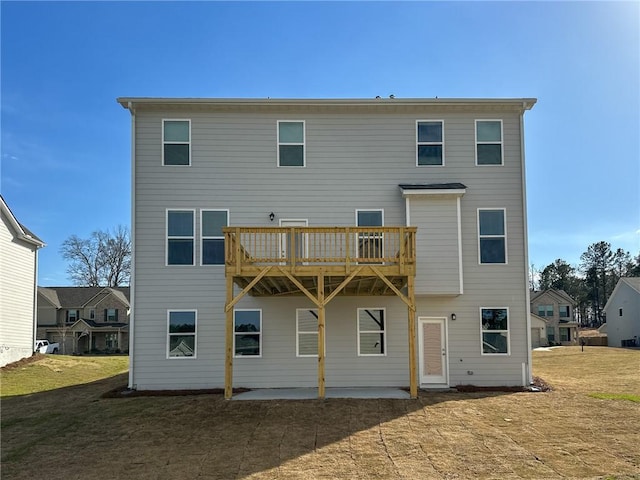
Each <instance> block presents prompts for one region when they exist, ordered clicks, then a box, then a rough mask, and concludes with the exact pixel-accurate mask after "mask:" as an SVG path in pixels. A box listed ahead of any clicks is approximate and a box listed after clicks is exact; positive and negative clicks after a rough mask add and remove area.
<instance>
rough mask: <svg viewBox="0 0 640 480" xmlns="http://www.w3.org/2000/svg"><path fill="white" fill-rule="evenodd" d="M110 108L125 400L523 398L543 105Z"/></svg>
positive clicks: (145, 104) (125, 102)
mask: <svg viewBox="0 0 640 480" xmlns="http://www.w3.org/2000/svg"><path fill="white" fill-rule="evenodd" d="M118 102H119V103H120V104H121V105H122V106H123V107H124V108H126V109H128V110H129V112H130V113H131V119H132V124H131V125H132V132H131V135H132V136H131V138H132V199H133V200H132V202H133V209H132V223H133V225H132V241H133V260H132V261H133V274H132V297H131V298H132V317H131V351H130V352H131V353H130V374H129V387H130V388H135V389H138V390H146V389H196V388H215V387H223V386H224V387H225V395H226V396H227V398H229V397H231V394H232V387H248V388H265V387H272V388H273V387H317V388H318V396H319V397H321V398H322V397H324V395H325V388H326V387H368V386H372V387H373V386H375V387H384V386H408V387H409V388H410V392H411V395H412V396H414V397H415V396H416V395H417V389H418V388H419V387H422V388H431V387H434V388H443V387H448V386H455V385H459V384H474V385H483V386H502V385H511V386H513V385H528V383H529V380H530V376H531V357H530V349H529V333H530V325H529V315H528V310H529V296H528V295H529V290H528V274H527V265H528V261H527V232H526V199H525V188H524V186H525V168H524V140H523V134H524V124H523V115H524V112H525V111H527V110H529V109H531V108H532V107H533V105H534V103H535V99H526V98H525V99H522V98H519V99H495V100H494V99H437V98H436V99H397V98H395V99H334V100H331V99H322V100H309V99H200V98H196V99H180V98H119V99H118Z"/></svg>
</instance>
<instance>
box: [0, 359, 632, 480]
mask: <svg viewBox="0 0 640 480" xmlns="http://www.w3.org/2000/svg"><path fill="white" fill-rule="evenodd" d="M617 350H619V349H608V348H603V347H598V349H597V350H596V347H593V352H588V351H585V354H584V355H578V353H580V352H579V347H578V348H576V349H575V351H574V349H572V347H568V348H566V349H564V348H563V349H554V350H553V351H552V352H541V353H540V354H538V352H536V353H534V361H535V362H536V365H537V366H536V374H537V375H538V376H540V377H542V378H544V379H545V380H547V381H548V382H549V383H551V384H552V385H553V386H554V387H555V390H554V391H551V392H547V393H524V392H522V393H509V392H473V393H427V392H421V394H420V398H419V399H417V400H389V399H383V400H348V399H329V400H311V401H307V400H305V401H243V402H234V401H225V400H224V399H223V398H222V396H221V395H219V394H215V395H211V394H209V395H207V394H205V395H198V396H179V397H138V398H118V399H103V398H100V396H101V394H102V393H104V392H106V391H108V390H111V389H113V388H115V387H117V386H118V385H122V384H123V383H124V381H125V377H124V376H123V375H120V376H117V377H112V378H109V379H106V380H102V381H100V382H98V383H94V384H92V385H86V386H80V387H72V388H66V389H60V390H56V391H51V392H44V393H41V394H33V395H28V396H22V397H16V398H11V399H6V400H3V402H2V407H3V408H2V422H3V426H2V455H3V470H2V475H3V479H4V478H7V479H29V480H31V479H32V478H33V477H35V476H39V475H40V474H41V473H42V472H47V477H48V478H50V479H75V478H77V479H80V478H83V479H86V478H89V479H93V478H96V479H98V478H99V479H120V478H135V479H152V478H153V479H181V480H183V479H200V480H212V479H225V480H226V479H252V480H255V479H302V480H309V479H376V478H379V479H387V478H388V479H402V478H406V479H422V478H423V479H430V478H433V479H464V478H495V479H498V478H499V479H507V478H535V479H547V478H605V476H607V475H612V476H613V477H611V478H618V479H621V478H634V477H637V478H640V448H639V446H638V445H639V444H640V442H639V440H640V438H639V435H638V424H637V418H640V415H639V414H640V408H639V405H638V404H637V403H634V402H629V401H622V400H603V399H597V398H592V397H590V396H589V393H591V392H592V391H593V388H592V386H593V385H594V384H597V385H600V386H603V387H607V388H609V389H610V390H611V391H614V392H618V393H622V391H623V390H629V391H628V392H626V393H631V394H638V393H640V392H638V388H639V387H638V385H637V382H636V383H635V385H631V384H630V383H629V381H630V380H631V377H632V376H633V375H632V372H631V371H630V370H629V369H628V368H627V367H626V366H628V365H629V364H630V363H631V364H634V362H635V364H636V365H637V364H638V362H640V352H638V351H635V352H630V351H617ZM559 363H562V364H563V365H558V364H559ZM589 365H592V366H594V367H595V366H607V368H604V367H603V368H587V367H588V366H589ZM604 371H608V382H605V381H604V380H605V378H607V377H606V376H603V372H604ZM617 371H620V372H621V373H620V375H619V376H618V375H617V373H616V372H617ZM583 375H585V376H589V375H591V381H588V379H587V378H586V377H585V378H582V379H581V380H579V381H578V377H581V376H583ZM605 390H606V388H605ZM634 418H635V419H636V420H635V423H634V421H633V419H634ZM43 432H56V433H55V436H46V435H43Z"/></svg>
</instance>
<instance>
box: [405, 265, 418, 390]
mask: <svg viewBox="0 0 640 480" xmlns="http://www.w3.org/2000/svg"><path fill="white" fill-rule="evenodd" d="M407 296H408V300H409V303H408V304H407V314H408V317H409V318H408V330H409V394H410V395H411V398H418V377H417V368H416V300H415V278H414V277H413V276H411V275H410V276H409V277H408V278H407Z"/></svg>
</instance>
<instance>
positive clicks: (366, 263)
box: [355, 208, 384, 265]
mask: <svg viewBox="0 0 640 480" xmlns="http://www.w3.org/2000/svg"><path fill="white" fill-rule="evenodd" d="M360 212H380V222H381V225H379V226H380V227H384V208H356V222H355V223H356V227H364V226H366V225H360V223H359V221H358V214H359V213H360ZM376 226H378V225H376ZM365 238H372V239H376V238H378V237H376V236H375V234H374V236H372V237H365V236H364V235H363V234H361V233H358V238H357V240H356V251H355V252H356V258H360V243H361V242H362V241H363V240H364V239H365ZM379 238H380V256H381V257H383V258H384V233H381V234H380V237H379ZM358 264H359V265H369V264H370V265H380V264H381V263H379V262H358Z"/></svg>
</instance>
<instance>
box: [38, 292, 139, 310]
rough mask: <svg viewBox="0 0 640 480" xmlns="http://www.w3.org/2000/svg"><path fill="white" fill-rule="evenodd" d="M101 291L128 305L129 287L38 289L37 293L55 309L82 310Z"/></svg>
mask: <svg viewBox="0 0 640 480" xmlns="http://www.w3.org/2000/svg"><path fill="white" fill-rule="evenodd" d="M103 291H106V292H107V293H108V294H114V295H115V296H116V297H117V298H118V299H119V300H120V301H121V302H122V303H124V304H125V305H127V306H128V305H129V287H38V293H40V294H41V295H43V296H44V297H45V298H46V299H47V300H49V301H50V302H51V303H52V304H53V305H54V306H56V307H57V308H82V307H84V306H86V305H87V304H88V302H90V301H91V300H92V299H93V298H94V297H96V296H97V295H98V294H100V293H101V292H103ZM56 299H57V301H55V300H56Z"/></svg>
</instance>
